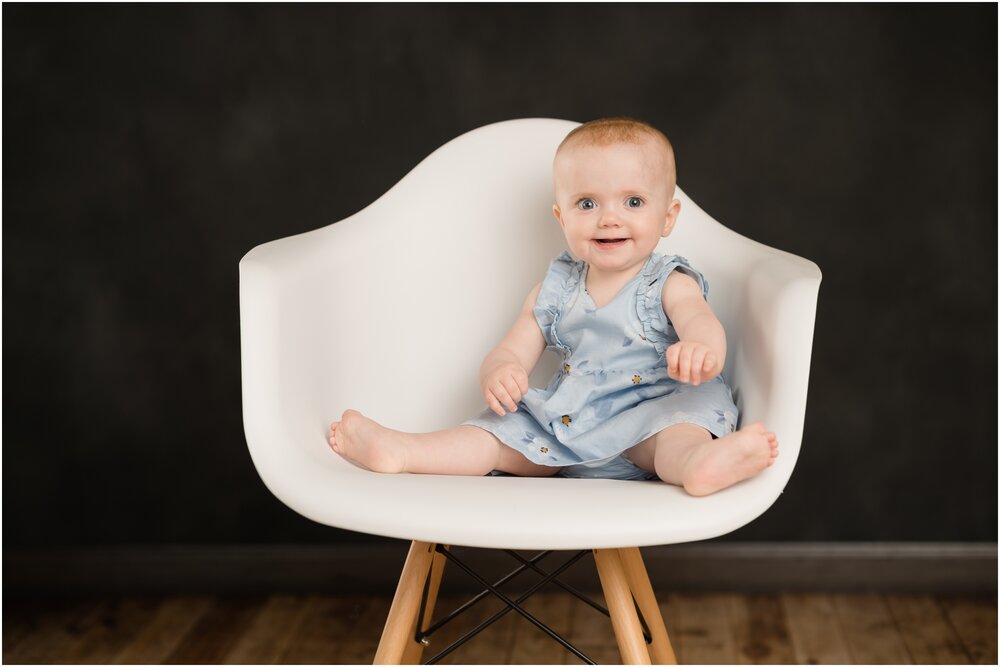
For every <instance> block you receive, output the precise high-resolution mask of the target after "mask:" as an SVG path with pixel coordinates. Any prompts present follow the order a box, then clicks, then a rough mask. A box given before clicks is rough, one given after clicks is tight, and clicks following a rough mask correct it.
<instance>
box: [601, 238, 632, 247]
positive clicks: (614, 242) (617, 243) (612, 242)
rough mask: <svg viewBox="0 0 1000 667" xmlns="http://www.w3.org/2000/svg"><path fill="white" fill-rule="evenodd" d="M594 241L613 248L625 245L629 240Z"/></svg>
mask: <svg viewBox="0 0 1000 667" xmlns="http://www.w3.org/2000/svg"><path fill="white" fill-rule="evenodd" d="M594 241H596V242H597V243H598V245H603V246H613V245H619V244H622V243H625V241H628V239H594Z"/></svg>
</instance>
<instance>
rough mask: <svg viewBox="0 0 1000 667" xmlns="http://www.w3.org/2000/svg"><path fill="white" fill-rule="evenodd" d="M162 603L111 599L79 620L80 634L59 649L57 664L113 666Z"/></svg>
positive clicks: (131, 599) (56, 652)
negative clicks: (118, 656)
mask: <svg viewBox="0 0 1000 667" xmlns="http://www.w3.org/2000/svg"><path fill="white" fill-rule="evenodd" d="M158 606H159V603H158V601H157V600H155V599H151V598H111V599H108V600H105V601H103V602H102V603H101V604H99V605H98V606H97V607H96V608H95V609H93V610H92V611H91V612H90V613H89V614H87V616H85V617H84V618H82V619H81V620H80V624H79V626H78V628H79V631H78V632H77V633H76V634H75V635H74V636H73V637H72V638H71V639H70V640H69V641H67V642H65V643H64V644H62V645H61V646H60V647H59V649H58V650H56V651H55V652H53V654H52V656H51V658H50V659H51V661H52V662H53V663H57V664H67V663H74V664H97V665H104V664H108V663H110V662H111V661H112V660H113V659H114V658H115V656H117V655H118V653H120V652H121V650H122V649H123V648H124V647H125V646H126V645H127V644H128V643H129V642H130V641H131V639H132V638H133V637H134V636H135V635H136V634H138V633H139V632H141V630H142V629H143V628H144V627H145V626H146V625H147V624H148V623H149V622H150V620H151V619H152V617H153V615H154V613H155V611H156V608H157V607H158Z"/></svg>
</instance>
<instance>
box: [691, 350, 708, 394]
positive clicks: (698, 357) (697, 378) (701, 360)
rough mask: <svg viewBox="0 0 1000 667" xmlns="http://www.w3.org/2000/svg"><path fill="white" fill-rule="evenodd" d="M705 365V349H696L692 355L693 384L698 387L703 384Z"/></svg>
mask: <svg viewBox="0 0 1000 667" xmlns="http://www.w3.org/2000/svg"><path fill="white" fill-rule="evenodd" d="M704 365H705V349H704V348H696V349H695V350H694V351H693V352H692V353H691V384H693V385H695V386H697V385H699V384H700V383H701V370H702V367H703V366H704Z"/></svg>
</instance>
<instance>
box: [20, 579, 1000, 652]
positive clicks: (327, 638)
mask: <svg viewBox="0 0 1000 667" xmlns="http://www.w3.org/2000/svg"><path fill="white" fill-rule="evenodd" d="M660 598H661V600H660V604H661V608H662V611H663V616H664V620H665V622H666V624H667V629H668V631H669V632H670V635H671V640H672V642H673V644H674V649H675V651H676V652H677V657H678V660H679V661H680V662H682V663H701V664H705V663H712V664H719V663H722V664H759V663H770V664H775V663H777V664H790V663H800V664H822V663H837V664H859V663H865V664H907V663H912V664H939V663H949V664H996V663H997V598H996V595H995V594H991V595H986V596H930V595H848V594H837V595H825V594H795V595H735V594H697V595H695V594H684V595H682V594H661V595H660ZM464 599H465V598H461V599H459V598H455V597H446V596H442V597H441V598H440V600H439V602H438V613H439V614H440V613H442V612H447V611H450V610H451V609H453V608H454V607H455V606H457V605H458V604H459V603H460V602H462V601H464ZM597 599H598V601H601V598H600V596H597ZM389 602H390V600H389V599H388V598H381V597H357V596H355V597H334V596H327V595H311V596H292V595H273V596H259V597H226V596H203V597H197V596H194V597H161V598H151V597H122V598H115V599H110V598H108V599H76V600H58V601H56V600H49V601H44V600H34V601H25V600H7V599H5V600H4V605H3V662H4V663H8V664H10V663H21V664H30V663H36V664H37V663H50V664H51V663H75V664H80V663H100V664H122V663H126V664H129V663H132V664H134V663H138V664H150V663H168V664H195V663H197V664H220V663H240V664H267V663H283V664H318V663H333V664H365V663H368V664H370V663H371V661H372V658H373V656H374V653H375V647H376V644H377V643H378V638H379V635H380V632H381V626H382V622H383V620H384V619H385V616H386V613H387V612H388V610H389ZM525 606H526V608H527V609H528V610H529V611H530V612H531V613H533V614H536V615H537V616H538V617H539V618H540V619H541V620H542V621H544V622H545V623H548V624H549V625H551V626H552V627H553V628H554V629H555V630H556V631H558V632H560V633H563V634H565V635H566V636H567V637H568V638H569V640H570V641H572V642H573V643H575V644H577V645H578V646H579V648H580V649H581V650H583V652H584V653H586V654H588V655H589V656H590V657H591V658H592V659H593V660H595V661H596V662H598V663H618V662H619V661H620V659H619V656H618V652H617V650H616V648H615V644H614V640H613V638H612V635H611V625H610V622H609V621H608V620H607V618H606V617H604V616H602V615H601V614H600V613H599V612H597V611H595V610H594V609H592V608H591V607H589V606H587V605H585V604H583V603H582V602H579V601H577V600H576V599H575V598H573V597H572V596H570V595H568V594H561V593H559V594H556V593H552V594H541V595H538V596H536V597H535V598H532V599H531V600H529V601H528V603H527V604H526V605H525ZM502 608H503V607H502V604H501V603H500V602H498V601H494V600H492V599H487V600H484V601H483V602H482V603H480V604H479V605H477V606H476V607H474V608H473V611H471V612H469V614H467V615H465V616H462V617H460V618H459V619H457V620H456V621H454V622H453V623H452V624H451V625H448V626H445V627H444V628H443V629H442V630H440V632H439V633H438V634H435V635H434V637H433V638H432V640H431V645H430V647H429V648H428V649H427V651H425V654H424V659H427V658H429V657H431V656H432V655H434V653H436V652H438V651H440V650H442V649H443V648H444V647H446V646H448V644H450V643H451V640H452V639H454V638H455V637H457V636H459V634H460V633H461V632H464V631H466V630H468V629H471V628H472V627H474V626H475V625H476V624H477V623H478V622H479V621H480V620H482V619H484V618H486V617H488V616H490V615H491V614H492V613H494V612H495V611H497V610H499V609H502ZM482 663H488V664H517V663H522V664H524V663H529V664H580V661H579V660H578V659H577V658H575V657H574V656H573V655H571V654H570V653H568V652H567V651H565V650H564V649H563V648H562V647H560V646H559V645H557V644H555V643H554V642H552V641H551V640H550V639H549V638H548V637H546V636H545V635H544V634H543V633H542V632H541V631H539V630H538V629H537V628H536V627H535V626H533V625H531V624H530V623H528V622H527V621H525V620H523V619H522V618H520V617H519V616H518V615H517V614H515V613H509V614H507V615H506V616H505V617H503V619H502V620H501V621H499V622H498V623H497V624H495V625H493V626H491V627H490V628H489V629H488V630H486V631H484V632H483V633H482V634H481V635H479V637H477V638H476V639H475V640H473V641H472V642H471V643H469V644H466V645H465V646H463V647H461V648H459V649H457V650H456V651H455V652H454V653H452V654H451V655H449V656H448V657H447V658H445V659H444V660H443V661H442V664H482Z"/></svg>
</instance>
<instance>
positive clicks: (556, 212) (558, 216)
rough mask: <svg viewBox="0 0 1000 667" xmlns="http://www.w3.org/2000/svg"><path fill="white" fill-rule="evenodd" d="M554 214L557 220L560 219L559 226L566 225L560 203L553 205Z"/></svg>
mask: <svg viewBox="0 0 1000 667" xmlns="http://www.w3.org/2000/svg"><path fill="white" fill-rule="evenodd" d="M552 215H554V216H555V217H556V220H558V221H559V226H560V227H565V226H566V224H565V223H564V222H563V219H562V210H560V208H559V204H553V205H552Z"/></svg>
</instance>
